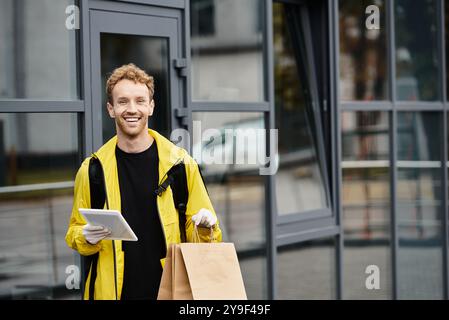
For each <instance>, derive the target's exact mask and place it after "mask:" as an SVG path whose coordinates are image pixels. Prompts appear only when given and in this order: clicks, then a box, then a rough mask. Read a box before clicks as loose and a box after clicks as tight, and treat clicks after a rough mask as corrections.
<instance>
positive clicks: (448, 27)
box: [444, 1, 449, 100]
mask: <svg viewBox="0 0 449 320" xmlns="http://www.w3.org/2000/svg"><path fill="white" fill-rule="evenodd" d="M444 27H445V30H444V35H445V37H446V39H444V40H445V45H446V48H445V52H446V61H449V47H448V46H447V45H448V44H449V3H448V1H445V2H444ZM445 71H446V79H449V65H448V64H447V63H446V70H445ZM447 97H449V81H447V80H446V100H447Z"/></svg>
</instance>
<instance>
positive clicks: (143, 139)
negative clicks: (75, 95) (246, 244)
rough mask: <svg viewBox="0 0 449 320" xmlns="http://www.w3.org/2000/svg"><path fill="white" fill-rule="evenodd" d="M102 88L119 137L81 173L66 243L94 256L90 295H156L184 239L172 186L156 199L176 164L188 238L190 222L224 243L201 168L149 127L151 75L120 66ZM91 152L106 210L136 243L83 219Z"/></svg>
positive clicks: (87, 203)
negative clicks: (169, 255)
mask: <svg viewBox="0 0 449 320" xmlns="http://www.w3.org/2000/svg"><path fill="white" fill-rule="evenodd" d="M106 91H107V96H108V102H107V109H108V112H109V115H110V117H111V118H113V119H115V125H116V131H117V135H116V136H115V137H113V138H112V139H111V140H109V141H108V142H107V143H106V144H104V145H103V146H102V147H101V148H100V149H99V150H98V151H97V152H96V153H94V154H93V155H92V156H91V157H88V158H86V159H85V160H84V161H83V163H82V165H81V167H80V169H79V170H78V173H77V175H76V179H75V191H74V203H73V209H72V216H71V219H70V225H69V228H68V231H67V235H66V242H67V244H68V245H69V247H71V248H72V249H74V250H77V251H78V252H79V253H80V254H81V255H84V256H90V255H94V254H96V253H99V255H98V261H97V264H96V265H97V267H96V269H95V270H92V268H91V269H90V270H89V276H88V277H87V281H86V288H88V287H89V288H90V286H94V287H93V288H94V294H93V298H95V299H156V298H157V293H158V289H159V283H160V278H161V275H162V268H163V263H164V261H165V255H166V249H167V246H168V244H170V243H179V242H180V241H181V236H180V226H179V220H178V218H179V217H178V212H177V211H176V209H175V205H174V201H173V193H172V191H171V189H170V187H169V188H168V189H167V190H166V191H165V192H163V193H162V194H161V195H160V196H158V195H157V194H156V193H155V190H156V189H157V188H158V186H159V185H160V184H161V182H162V181H163V179H164V177H166V174H167V172H168V171H169V170H170V168H172V167H173V166H174V165H175V164H176V163H179V161H181V160H183V161H184V162H185V163H186V164H185V171H186V180H187V186H188V194H189V198H188V202H187V209H186V225H185V228H186V238H187V241H188V242H191V240H192V233H193V232H194V227H195V226H194V225H196V226H197V227H198V228H197V230H198V233H199V236H200V238H201V240H202V241H205V242H206V241H210V237H211V236H212V237H214V239H216V240H217V241H221V230H220V228H219V226H218V221H217V218H216V214H215V212H214V209H213V207H212V204H211V202H210V199H209V197H208V194H207V191H206V188H205V186H204V183H203V180H202V177H201V175H200V172H199V169H198V165H197V164H196V163H195V161H194V160H193V159H192V158H191V157H190V156H189V155H188V154H187V152H186V151H185V150H184V149H181V148H179V147H177V146H175V145H174V144H172V143H171V142H170V141H169V140H167V139H166V138H164V137H163V136H161V135H160V134H159V133H157V132H156V131H154V130H149V129H148V118H149V117H150V116H151V115H152V114H153V110H154V100H153V94H154V82H153V78H152V77H151V76H149V75H147V74H146V73H145V71H143V70H141V69H139V68H138V67H136V66H135V65H133V64H128V65H124V66H122V67H120V68H118V69H116V70H114V71H113V73H112V75H111V76H110V77H109V79H108V81H107V83H106ZM92 157H95V158H96V159H98V160H99V162H100V163H101V167H102V168H103V172H104V180H105V189H106V203H107V204H108V208H109V209H111V210H119V211H120V212H121V213H122V215H123V216H124V218H125V220H127V222H128V223H129V224H130V226H131V228H132V229H133V230H134V232H135V233H136V235H137V237H138V239H139V240H138V241H137V242H129V241H123V242H122V241H119V240H115V241H113V240H106V239H104V238H105V237H107V236H108V235H109V231H108V230H106V229H104V228H102V227H99V226H91V225H89V224H86V221H85V220H84V219H83V217H82V215H81V214H80V213H79V211H78V209H79V208H90V207H91V199H90V189H89V188H90V186H89V163H90V160H91V158H92ZM210 228H212V230H213V232H212V233H211V230H210ZM93 278H94V279H95V280H94V281H91V279H93ZM91 282H92V283H91ZM89 291H90V290H87V289H86V290H85V294H84V298H85V299H89V298H92V297H89Z"/></svg>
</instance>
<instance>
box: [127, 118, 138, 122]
mask: <svg viewBox="0 0 449 320" xmlns="http://www.w3.org/2000/svg"><path fill="white" fill-rule="evenodd" d="M125 120H126V121H127V122H137V121H139V118H125Z"/></svg>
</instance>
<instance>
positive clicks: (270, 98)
mask: <svg viewBox="0 0 449 320" xmlns="http://www.w3.org/2000/svg"><path fill="white" fill-rule="evenodd" d="M448 19H449V3H446V1H444V0H414V1H406V0H338V1H337V0H335V1H334V0H320V1H316V0H315V1H307V0H279V1H271V0H190V1H189V0H122V1H118V0H117V1H107V0H33V1H31V0H2V1H1V2H0V26H1V28H0V230H1V232H0V247H1V249H0V298H3V299H11V298H12V299H29V298H31V299H32V298H48V299H67V298H71V299H77V298H80V297H81V292H80V290H79V289H77V286H76V281H75V282H71V281H67V279H73V278H71V276H72V275H73V274H76V270H77V267H78V266H79V264H80V263H79V256H78V255H77V254H76V253H74V252H73V251H71V250H70V249H69V248H68V247H67V246H66V244H65V241H64V236H65V232H66V228H67V225H68V219H69V217H70V212H71V206H72V197H73V184H74V183H73V182H74V178H75V174H76V172H77V169H78V167H79V165H80V163H81V161H82V159H84V157H86V156H88V155H90V154H91V153H92V152H94V151H95V150H97V149H98V148H99V147H100V146H101V145H102V144H103V143H104V142H105V141H107V140H108V139H109V138H111V137H112V136H113V135H114V131H115V126H114V123H113V121H112V120H111V119H110V118H109V116H108V114H107V112H106V102H105V101H106V100H105V81H106V79H107V77H108V75H109V74H110V73H111V71H112V70H113V69H114V68H116V67H118V66H121V65H122V64H125V63H130V62H133V63H135V64H136V65H138V66H140V67H141V68H143V69H145V70H146V71H147V72H148V73H149V74H151V75H153V76H154V78H155V86H156V90H155V98H154V99H155V104H156V108H155V114H154V116H153V117H152V118H151V120H150V127H151V128H154V129H156V130H158V131H159V132H161V133H163V134H164V135H165V136H167V137H171V138H172V140H173V141H175V142H178V143H183V146H185V147H186V148H187V149H189V151H190V152H191V153H192V154H193V155H194V156H195V158H196V159H197V161H198V162H199V164H200V166H201V167H202V171H203V174H204V178H205V181H206V185H207V188H208V191H209V194H210V197H211V200H212V202H213V204H214V207H215V209H216V211H217V214H218V217H219V219H220V222H221V226H222V228H223V233H224V241H227V242H233V243H234V244H235V246H236V249H237V254H238V256H239V261H240V267H241V271H242V275H243V279H244V282H245V287H246V290H247V294H248V297H249V298H250V299H447V298H448V297H449V292H448V289H449V277H448V272H449V267H448V191H449V190H448V183H447V180H448V170H447V168H448V165H449V161H448V152H449V149H448V141H449V135H448V121H449V117H448V115H447V112H448V103H447V96H448V91H449V85H448V81H447V80H448V74H449V72H448V69H447V67H446V60H447V55H446V43H448V40H449V38H448V37H449V29H448V26H449V24H448V22H447V21H449V20H448ZM176 129H187V131H186V132H188V136H187V137H185V136H182V137H181V136H177V135H176V134H174V132H178V131H176ZM262 129H264V130H265V131H261V130H262ZM270 129H277V139H274V140H272V139H269V133H270V131H269V130H270ZM239 130H241V131H242V132H251V130H253V132H263V134H262V135H257V138H254V137H251V135H247V136H244V137H243V139H242V140H239V138H238V137H236V136H235V135H233V132H237V131H239ZM248 130H249V131H248ZM229 132H230V134H228V133H229ZM178 138H179V139H178ZM272 150H277V153H276V154H273V153H271V151H272ZM211 154H213V157H215V158H216V159H221V160H223V161H222V162H221V163H211V162H210V161H209V162H208V161H205V156H207V155H211ZM261 154H262V155H265V156H267V155H268V157H265V158H264V157H262V158H263V159H262V160H264V161H259V160H261V157H259V156H260V155H261ZM270 156H271V157H270ZM238 159H243V160H242V161H238ZM267 167H275V168H277V171H276V172H275V174H261V168H267Z"/></svg>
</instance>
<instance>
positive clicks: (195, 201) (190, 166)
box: [185, 156, 222, 242]
mask: <svg viewBox="0 0 449 320" xmlns="http://www.w3.org/2000/svg"><path fill="white" fill-rule="evenodd" d="M186 160H187V161H185V167H186V176H187V186H188V189H189V201H188V203H187V211H186V236H187V242H192V234H193V229H194V223H193V222H192V216H193V215H195V214H197V213H198V211H200V210H201V209H202V208H204V209H207V210H209V211H210V212H212V213H213V214H214V215H215V216H216V213H215V210H214V207H213V206H212V203H211V201H210V199H209V195H208V193H207V190H206V186H205V185H204V183H203V178H202V177H201V174H200V171H199V168H198V164H197V163H196V161H195V160H194V159H193V158H192V157H190V156H187V159H186ZM198 234H199V236H200V239H201V242H210V240H211V239H210V238H211V232H210V229H209V228H201V227H200V228H198ZM213 238H214V240H215V241H216V242H221V241H222V233H221V229H220V224H219V221H218V219H217V223H216V224H215V226H214V228H213Z"/></svg>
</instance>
